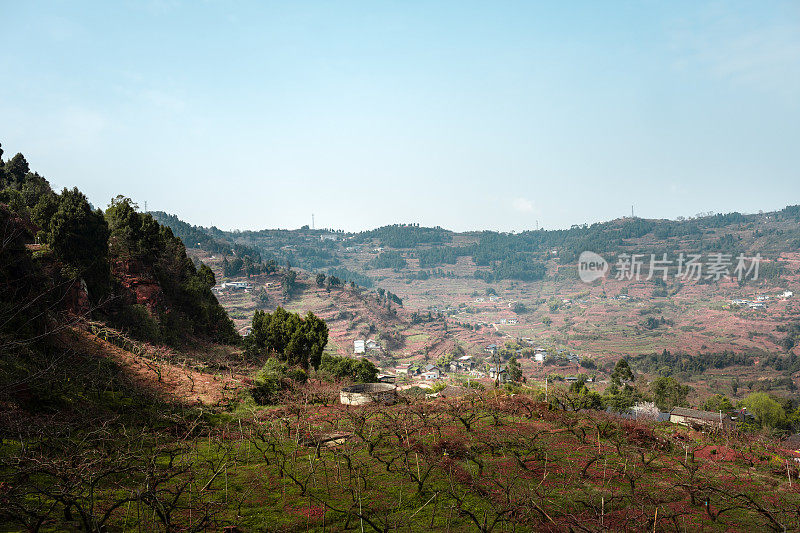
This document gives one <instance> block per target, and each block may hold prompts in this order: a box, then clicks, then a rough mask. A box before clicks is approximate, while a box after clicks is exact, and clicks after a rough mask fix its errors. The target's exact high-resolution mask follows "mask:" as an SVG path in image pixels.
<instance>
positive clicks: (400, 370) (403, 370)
mask: <svg viewBox="0 0 800 533" xmlns="http://www.w3.org/2000/svg"><path fill="white" fill-rule="evenodd" d="M410 366H411V364H410V363H403V364H400V365H397V366H396V367H395V369H394V373H395V374H408V373H409V372H408V368H409V367H410Z"/></svg>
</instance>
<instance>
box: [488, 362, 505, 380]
mask: <svg viewBox="0 0 800 533" xmlns="http://www.w3.org/2000/svg"><path fill="white" fill-rule="evenodd" d="M489 377H490V378H491V379H496V380H497V381H499V382H500V383H505V382H506V381H507V379H508V373H507V372H506V369H505V367H503V366H500V367H497V366H490V367H489Z"/></svg>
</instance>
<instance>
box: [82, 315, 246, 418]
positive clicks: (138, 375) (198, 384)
mask: <svg viewBox="0 0 800 533" xmlns="http://www.w3.org/2000/svg"><path fill="white" fill-rule="evenodd" d="M73 331H74V332H75V335H77V336H78V338H79V339H80V342H81V348H82V349H83V350H84V351H85V352H86V353H87V354H88V355H92V356H95V357H106V358H109V359H112V360H114V361H115V362H116V363H118V364H119V365H120V366H122V367H123V368H124V369H125V370H126V371H128V372H129V374H130V377H131V379H132V380H133V381H134V382H135V383H137V384H138V385H140V386H142V387H143V388H148V389H151V390H153V391H155V392H156V393H158V394H161V395H162V396H165V397H167V398H169V399H172V400H174V401H178V402H184V403H187V404H190V405H219V404H225V403H228V402H229V401H230V400H231V399H232V398H233V397H234V396H235V394H236V391H237V390H238V389H240V388H242V387H243V386H244V385H243V383H242V381H241V379H240V378H239V379H237V377H236V376H234V375H227V376H226V375H221V374H210V373H205V372H198V371H196V370H192V369H189V368H184V367H181V366H177V365H173V364H170V363H166V362H159V363H157V362H155V361H152V360H149V359H146V358H144V357H140V356H137V355H134V354H132V353H131V352H128V351H126V350H123V349H122V348H119V347H118V346H115V345H113V344H111V343H109V342H106V341H104V340H102V339H99V338H97V337H95V336H94V335H92V334H90V333H88V332H86V331H81V330H78V329H75V330H73ZM159 374H160V378H159Z"/></svg>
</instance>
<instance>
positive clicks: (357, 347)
mask: <svg viewBox="0 0 800 533" xmlns="http://www.w3.org/2000/svg"><path fill="white" fill-rule="evenodd" d="M366 351H367V350H366V348H365V346H364V341H363V340H355V341H353V353H364V352H366Z"/></svg>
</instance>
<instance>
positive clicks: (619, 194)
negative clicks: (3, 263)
mask: <svg viewBox="0 0 800 533" xmlns="http://www.w3.org/2000/svg"><path fill="white" fill-rule="evenodd" d="M0 14H1V15H2V20H3V31H2V32H0V49H2V50H3V51H4V53H3V55H2V58H1V59H0V143H2V146H3V149H4V150H5V155H4V158H8V157H10V156H11V155H13V154H14V153H16V152H22V153H24V154H25V156H26V157H27V159H28V161H29V163H30V165H31V167H32V169H34V170H36V171H38V172H39V173H40V174H42V175H44V176H45V177H46V178H48V179H49V180H50V183H51V185H52V186H53V187H54V188H58V189H60V188H62V187H73V186H77V187H78V188H79V189H81V190H82V191H84V192H85V193H86V195H87V196H88V197H89V199H90V201H91V202H92V203H93V204H95V205H97V206H100V207H105V206H106V205H107V204H108V203H109V201H110V199H111V198H112V197H114V196H116V195H118V194H124V195H126V196H129V197H131V198H132V199H133V200H134V201H136V202H138V204H139V205H140V206H141V207H144V205H145V202H146V203H147V208H148V209H150V210H163V211H167V212H170V213H174V214H176V215H178V216H179V217H180V218H182V219H183V220H186V221H187V222H190V223H193V224H199V225H204V226H210V225H216V226H217V227H219V228H222V229H242V230H244V229H263V228H298V227H300V226H302V225H304V224H311V218H312V213H313V214H314V219H315V224H316V227H318V228H322V227H326V228H336V229H344V230H347V231H359V230H363V229H370V228H374V227H377V226H381V225H385V224H394V223H409V222H414V223H419V224H421V225H425V226H436V225H439V226H443V227H446V228H450V229H454V230H458V231H464V230H477V229H491V230H500V231H523V230H528V229H535V228H536V227H544V228H548V229H550V228H565V227H569V226H571V225H572V224H584V223H590V224H591V223H593V222H598V221H605V220H610V219H614V218H618V217H621V216H625V215H630V213H631V208H632V206H633V209H634V213H635V214H636V215H637V216H642V217H647V218H676V217H678V216H687V217H688V216H694V215H696V214H697V213H700V212H709V211H713V212H730V211H740V212H745V213H753V212H758V211H759V210H764V211H769V210H774V209H780V208H782V207H784V206H786V205H793V204H798V203H800V2H796V1H789V2H780V1H769V0H758V1H752V2H704V1H701V0H691V1H679V0H678V1H670V2H655V1H645V0H643V1H640V2H634V1H626V2H622V1H620V2H597V1H595V0H591V1H586V2H579V1H574V2H563V1H560V0H559V1H553V2H533V1H526V2H507V1H502V0H498V1H495V2H471V1H468V0H457V1H453V2H436V1H430V2H421V1H414V0H405V1H395V2H384V1H377V0H372V1H364V2H349V1H344V0H342V1H336V2H333V1H319V2H311V1H300V0H298V1H292V2H264V1H254V2H246V1H242V2H227V1H204V2H203V1H186V2H182V1H169V0H161V1H141V2H129V1H118V2H106V1H98V2H82V1H75V0H70V1H51V2H39V1H25V2H19V1H17V0H0Z"/></svg>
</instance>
